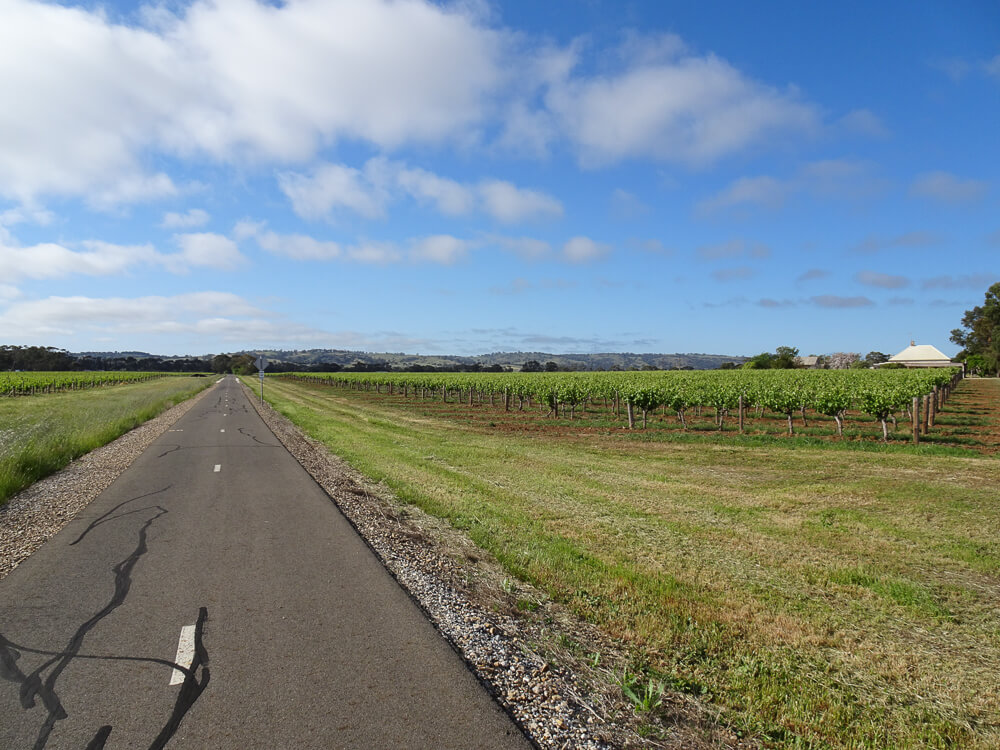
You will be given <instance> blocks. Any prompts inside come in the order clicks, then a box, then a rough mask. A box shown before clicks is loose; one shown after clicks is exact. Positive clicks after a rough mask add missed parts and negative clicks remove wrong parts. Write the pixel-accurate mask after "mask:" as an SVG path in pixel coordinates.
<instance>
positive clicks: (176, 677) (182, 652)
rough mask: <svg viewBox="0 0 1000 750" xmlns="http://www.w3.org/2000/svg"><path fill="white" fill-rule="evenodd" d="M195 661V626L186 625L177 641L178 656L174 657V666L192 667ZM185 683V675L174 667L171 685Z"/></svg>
mask: <svg viewBox="0 0 1000 750" xmlns="http://www.w3.org/2000/svg"><path fill="white" fill-rule="evenodd" d="M193 661H194V625H185V626H184V627H183V628H181V637H180V640H179V641H177V656H176V657H174V664H178V665H180V666H182V667H190V666H191V662H193ZM182 682H184V673H183V672H182V671H181V670H179V669H177V668H176V667H174V671H173V672H172V673H171V675H170V684H171V685H180V684H181V683H182Z"/></svg>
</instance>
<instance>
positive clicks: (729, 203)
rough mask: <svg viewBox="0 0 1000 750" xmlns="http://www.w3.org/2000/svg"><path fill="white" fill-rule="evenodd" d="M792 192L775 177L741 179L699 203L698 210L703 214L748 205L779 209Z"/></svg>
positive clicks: (786, 184)
mask: <svg viewBox="0 0 1000 750" xmlns="http://www.w3.org/2000/svg"><path fill="white" fill-rule="evenodd" d="M790 190H791V187H790V185H789V184H788V183H787V182H782V181H781V180H777V179H775V178H774V177H768V176H762V177H741V178H739V179H737V180H735V181H733V182H732V183H730V184H729V186H728V187H726V188H725V189H724V190H722V192H720V193H717V194H716V195H714V196H712V197H711V198H707V199H706V200H703V201H701V202H699V203H698V205H697V206H696V208H697V210H698V212H699V213H702V214H711V213H714V212H716V211H719V210H721V209H726V208H732V207H734V206H742V205H747V204H751V205H757V206H764V207H766V208H778V207H779V206H781V204H782V203H784V201H785V197H786V196H787V195H788V193H789V191H790Z"/></svg>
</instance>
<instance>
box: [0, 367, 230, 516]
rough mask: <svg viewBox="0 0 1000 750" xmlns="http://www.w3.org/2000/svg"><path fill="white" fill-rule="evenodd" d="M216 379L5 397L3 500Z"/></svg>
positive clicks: (1, 417) (0, 415) (0, 466)
mask: <svg viewBox="0 0 1000 750" xmlns="http://www.w3.org/2000/svg"><path fill="white" fill-rule="evenodd" d="M212 382H213V380H211V379H209V378H193V377H165V378H159V379H156V380H150V381H147V382H142V383H135V384H127V385H118V386H115V387H114V388H99V389H91V390H85V391H73V392H63V393H52V394H46V395H41V396H32V397H31V398H10V399H0V505H2V504H4V503H6V502H7V500H9V499H10V497H11V496H13V495H14V494H16V493H17V492H19V491H21V490H22V489H24V488H25V487H27V486H29V485H30V484H32V483H33V482H36V481H38V480H39V479H41V478H42V477H45V476H47V475H49V474H51V473H52V472H54V471H58V470H59V469H61V468H62V467H63V466H65V465H66V464H68V463H69V462H70V461H72V460H73V459H74V458H77V457H79V456H82V455H83V454H84V453H88V452H89V451H92V450H94V449H95V448H99V447H100V446H102V445H105V444H107V443H110V442H111V441H112V440H114V439H115V438H117V437H119V436H120V435H123V434H124V433H126V432H128V431H129V430H131V429H133V428H134V427H138V426H139V425H140V424H142V423H143V422H145V421H147V420H149V419H152V418H153V417H155V416H156V415H157V414H159V413H160V412H162V411H163V410H165V409H167V408H169V407H171V406H173V405H174V404H177V403H180V402H181V401H184V400H186V399H188V398H190V397H191V396H193V395H194V394H195V393H197V392H199V391H201V390H202V389H204V388H206V387H208V385H210V384H211V383H212Z"/></svg>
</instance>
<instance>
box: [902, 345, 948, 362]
mask: <svg viewBox="0 0 1000 750" xmlns="http://www.w3.org/2000/svg"><path fill="white" fill-rule="evenodd" d="M889 361H890V362H951V357H948V356H947V355H944V354H942V353H941V352H940V351H938V349H937V348H936V347H933V346H931V345H930V344H919V345H918V344H914V343H913V342H910V345H909V346H908V347H906V348H905V349H903V351H901V352H900V353H899V354H895V355H893V356H891V357H889Z"/></svg>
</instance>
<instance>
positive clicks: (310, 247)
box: [257, 232, 342, 260]
mask: <svg viewBox="0 0 1000 750" xmlns="http://www.w3.org/2000/svg"><path fill="white" fill-rule="evenodd" d="M257 244H258V245H260V246H261V248H263V249H264V250H267V251H268V252H269V253H273V254H275V255H283V256H285V257H286V258H293V259H295V260H332V259H333V258H339V257H340V256H341V254H342V251H341V249H340V245H338V244H337V243H336V242H321V241H319V240H315V239H313V238H312V237H306V236H305V235H302V234H284V235H280V234H275V233H274V232H263V233H261V234H258V235H257Z"/></svg>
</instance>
